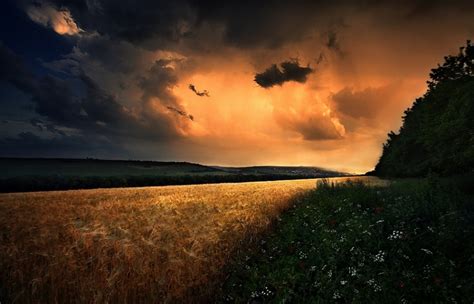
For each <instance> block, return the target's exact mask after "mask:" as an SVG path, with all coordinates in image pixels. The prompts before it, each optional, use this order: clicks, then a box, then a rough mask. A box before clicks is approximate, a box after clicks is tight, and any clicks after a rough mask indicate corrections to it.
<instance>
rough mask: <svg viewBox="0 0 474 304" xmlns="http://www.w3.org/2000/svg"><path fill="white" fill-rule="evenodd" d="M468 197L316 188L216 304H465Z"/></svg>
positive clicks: (470, 254)
mask: <svg viewBox="0 0 474 304" xmlns="http://www.w3.org/2000/svg"><path fill="white" fill-rule="evenodd" d="M473 223H474V206H473V205H472V195H468V194H464V193H461V192H460V191H458V190H457V189H456V188H454V187H449V186H445V185H443V184H442V183H440V182H438V181H431V182H430V181H410V182H406V181H405V182H395V183H394V184H392V185H390V186H388V187H372V188H371V187H367V186H364V185H363V184H360V183H347V184H343V185H330V184H328V183H325V184H322V185H320V186H319V187H318V188H317V189H316V190H314V191H313V192H312V193H310V194H309V195H308V196H306V197H305V198H304V199H303V201H301V202H300V203H299V204H297V205H296V206H295V207H294V208H293V209H292V210H291V211H288V212H287V213H285V214H283V215H282V216H281V218H279V220H278V224H277V227H276V229H275V230H274V231H273V232H272V233H270V234H269V235H268V236H267V237H266V238H264V239H263V240H261V242H260V243H259V246H258V247H259V248H258V250H257V251H253V252H249V251H245V250H243V251H242V252H241V254H240V255H239V258H238V261H237V262H236V263H235V265H234V266H233V268H232V269H231V270H230V273H229V277H228V279H227V281H226V282H225V284H224V286H223V287H222V290H221V293H220V296H221V298H220V301H224V302H237V303H245V302H252V303H261V302H264V303H266V302H271V303H287V302H291V303H330V302H340V303H367V302H369V303H420V302H423V303H426V302H430V303H434V302H442V303H472V301H473V300H474V282H473V280H472V273H474V242H473V241H472V240H473V239H474V225H473Z"/></svg>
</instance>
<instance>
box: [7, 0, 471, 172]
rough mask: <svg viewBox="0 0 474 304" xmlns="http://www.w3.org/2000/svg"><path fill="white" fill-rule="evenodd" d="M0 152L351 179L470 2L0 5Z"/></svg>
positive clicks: (460, 31) (395, 120)
mask: <svg viewBox="0 0 474 304" xmlns="http://www.w3.org/2000/svg"><path fill="white" fill-rule="evenodd" d="M1 6H2V10H1V13H0V17H1V18H0V64H1V69H0V105H1V111H0V147H1V149H0V156H15V157H72V158H84V157H93V158H105V159H142V160H174V161H190V162H199V163H205V164H215V165H229V166H247V165H306V166H319V167H323V168H331V169H336V170H341V171H346V172H353V173H363V172H366V171H369V170H371V169H372V168H373V167H374V166H375V164H376V163H377V160H378V158H379V157H380V155H381V152H382V145H383V143H384V142H385V140H386V136H387V133H388V132H389V131H391V130H394V131H397V130H398V129H399V127H400V125H401V122H402V119H401V117H402V115H403V111H404V110H405V109H406V108H408V107H409V106H410V105H411V104H412V103H413V102H414V100H415V99H416V98H417V97H420V96H422V95H423V94H424V92H425V91H426V81H427V80H428V76H429V72H430V69H431V68H434V67H436V66H437V64H438V63H441V62H442V61H443V57H444V56H446V55H448V54H455V53H457V51H458V49H459V47H460V46H462V45H463V44H465V41H466V40H468V39H473V38H474V2H473V1H433V0H431V1H426V0H410V1H409V0H400V1H386V0H385V1H384V0H382V1H372V0H362V1H342V0H341V1H338V0H336V1H317V0H315V1H298V0H296V1H232V0H230V1H197V0H196V1H194V0H177V1H159V0H158V1H152V0H144V1H132V0H122V1H115V0H51V1H46V0H34V1H30V0H17V1H13V0H6V1H4V2H2V4H1Z"/></svg>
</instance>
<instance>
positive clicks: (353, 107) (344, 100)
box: [332, 86, 395, 119]
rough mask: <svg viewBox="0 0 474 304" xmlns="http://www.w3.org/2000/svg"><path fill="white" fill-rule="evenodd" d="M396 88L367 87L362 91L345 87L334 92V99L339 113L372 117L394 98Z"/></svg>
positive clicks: (353, 116) (354, 116)
mask: <svg viewBox="0 0 474 304" xmlns="http://www.w3.org/2000/svg"><path fill="white" fill-rule="evenodd" d="M394 89H395V87H394V86H386V87H380V88H366V89H364V90H362V91H355V90H353V89H352V88H344V89H342V90H340V91H339V92H337V93H336V94H334V95H333V96H332V100H333V101H334V102H335V105H336V109H337V110H338V112H339V113H342V114H344V115H347V116H350V117H352V118H356V119H357V118H367V119H372V118H375V117H376V115H377V113H379V112H380V110H381V109H382V108H383V107H384V105H386V103H387V102H388V101H389V100H391V99H392V98H391V96H393V95H394V92H393V91H394Z"/></svg>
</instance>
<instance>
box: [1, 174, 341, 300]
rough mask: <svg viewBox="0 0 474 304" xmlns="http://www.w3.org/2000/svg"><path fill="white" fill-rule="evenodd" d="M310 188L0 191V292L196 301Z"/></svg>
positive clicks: (27, 296) (284, 184)
mask: <svg viewBox="0 0 474 304" xmlns="http://www.w3.org/2000/svg"><path fill="white" fill-rule="evenodd" d="M334 180H335V181H344V180H347V178H337V179H334ZM315 184H316V182H315V180H294V181H276V182H253V183H240V184H216V185H196V186H169V187H148V188H121V189H98V190H78V191H58V192H36V193H17V194H1V195H0V273H1V274H0V279H1V281H0V286H2V287H1V288H2V290H0V295H1V296H2V298H3V297H5V298H6V299H10V300H15V299H16V300H19V301H20V302H57V301H59V302H61V300H65V299H77V300H78V301H80V302H117V301H118V302H123V301H134V302H136V301H140V300H146V301H151V302H153V301H155V302H156V301H172V300H183V299H186V298H191V297H193V298H194V299H196V297H198V296H199V297H205V296H206V295H207V292H210V291H211V290H212V288H210V287H211V286H212V284H213V282H215V281H216V280H217V279H218V278H219V275H220V274H221V271H222V267H223V266H224V265H225V264H226V261H227V260H228V258H229V257H230V255H231V254H232V253H233V251H235V249H236V248H238V247H239V246H243V245H244V244H245V243H246V242H248V241H249V240H251V239H252V237H254V236H256V235H258V233H259V232H262V231H263V230H264V229H265V228H266V227H267V226H268V225H269V223H270V222H271V221H272V219H274V218H276V217H277V216H278V215H279V214H280V213H281V212H282V211H283V210H285V209H286V208H287V207H289V206H290V205H292V204H294V203H295V202H296V201H297V198H298V196H299V195H302V194H304V192H305V191H306V190H309V189H312V188H314V187H315Z"/></svg>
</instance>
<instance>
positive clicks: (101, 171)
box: [0, 158, 348, 192]
mask: <svg viewBox="0 0 474 304" xmlns="http://www.w3.org/2000/svg"><path fill="white" fill-rule="evenodd" d="M0 172H2V175H1V176H0V192H17V191H40V190H65V189H86V188H108V187H134V186H159V185H181V184H203V183H222V182H245V181H265V180H283V179H299V178H316V177H336V176H347V175H348V174H346V173H342V172H337V171H331V170H325V169H321V168H317V167H284V166H255V167H220V166H205V165H201V164H195V163H188V162H158V161H135V160H99V159H61V158H55V159H47V158H0Z"/></svg>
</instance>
